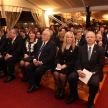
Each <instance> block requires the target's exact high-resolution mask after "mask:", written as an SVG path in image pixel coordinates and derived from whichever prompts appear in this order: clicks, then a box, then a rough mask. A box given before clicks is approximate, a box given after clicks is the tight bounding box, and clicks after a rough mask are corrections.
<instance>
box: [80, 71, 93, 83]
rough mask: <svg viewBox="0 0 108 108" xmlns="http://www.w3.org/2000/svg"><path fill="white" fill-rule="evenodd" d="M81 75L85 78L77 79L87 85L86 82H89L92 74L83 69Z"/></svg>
mask: <svg viewBox="0 0 108 108" xmlns="http://www.w3.org/2000/svg"><path fill="white" fill-rule="evenodd" d="M83 73H84V74H86V77H85V78H81V77H79V80H81V81H82V82H84V83H85V84H87V83H88V81H89V79H90V78H91V76H92V72H89V71H88V70H86V69H83Z"/></svg>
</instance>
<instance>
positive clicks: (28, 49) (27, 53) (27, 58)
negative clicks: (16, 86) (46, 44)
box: [20, 31, 38, 82]
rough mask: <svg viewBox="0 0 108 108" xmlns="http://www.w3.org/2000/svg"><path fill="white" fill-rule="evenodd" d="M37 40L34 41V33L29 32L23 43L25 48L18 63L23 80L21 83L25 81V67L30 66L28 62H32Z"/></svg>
mask: <svg viewBox="0 0 108 108" xmlns="http://www.w3.org/2000/svg"><path fill="white" fill-rule="evenodd" d="M37 41H38V39H36V36H35V33H34V31H30V32H29V36H28V39H27V40H26V42H25V47H24V58H22V60H21V61H20V68H21V72H22V74H23V78H22V79H21V81H22V82H26V81H27V76H26V70H25V68H26V66H27V65H29V64H30V62H32V61H33V57H34V52H35V51H34V50H35V48H36V44H37Z"/></svg>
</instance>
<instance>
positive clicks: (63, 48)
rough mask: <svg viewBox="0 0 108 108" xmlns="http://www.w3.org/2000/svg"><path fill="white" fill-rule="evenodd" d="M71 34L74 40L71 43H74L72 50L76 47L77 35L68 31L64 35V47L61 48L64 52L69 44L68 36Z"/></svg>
mask: <svg viewBox="0 0 108 108" xmlns="http://www.w3.org/2000/svg"><path fill="white" fill-rule="evenodd" d="M69 35H72V36H73V40H72V43H71V45H72V50H74V49H75V45H76V44H75V37H74V34H73V33H72V32H70V31H69V32H67V33H66V34H65V36H64V41H63V45H62V48H61V50H62V52H64V50H65V48H66V45H67V41H66V40H67V36H69Z"/></svg>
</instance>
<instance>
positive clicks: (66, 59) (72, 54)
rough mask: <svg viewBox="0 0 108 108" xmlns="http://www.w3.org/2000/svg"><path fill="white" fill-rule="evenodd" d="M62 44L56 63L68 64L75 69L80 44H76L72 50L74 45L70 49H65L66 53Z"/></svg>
mask: <svg viewBox="0 0 108 108" xmlns="http://www.w3.org/2000/svg"><path fill="white" fill-rule="evenodd" d="M61 48H62V46H61V47H60V49H59V51H58V54H57V57H56V63H57V64H58V63H59V64H66V66H67V67H71V68H73V69H74V66H75V62H76V60H77V55H78V49H79V47H78V46H75V49H74V50H72V46H71V47H70V48H69V50H67V51H66V50H64V53H63V52H62V50H61Z"/></svg>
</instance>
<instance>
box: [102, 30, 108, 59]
mask: <svg viewBox="0 0 108 108" xmlns="http://www.w3.org/2000/svg"><path fill="white" fill-rule="evenodd" d="M102 42H103V44H104V45H105V46H106V51H105V56H106V57H107V58H108V31H107V34H106V35H103V38H102Z"/></svg>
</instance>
